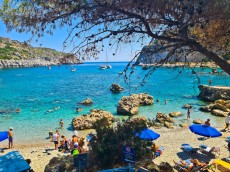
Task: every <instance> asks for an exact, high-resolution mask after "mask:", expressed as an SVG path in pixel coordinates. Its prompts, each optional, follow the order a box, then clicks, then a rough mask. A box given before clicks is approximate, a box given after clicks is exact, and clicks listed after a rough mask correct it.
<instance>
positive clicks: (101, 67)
mask: <svg viewBox="0 0 230 172" xmlns="http://www.w3.org/2000/svg"><path fill="white" fill-rule="evenodd" d="M99 69H100V70H105V69H107V67H106V66H104V65H100V66H99Z"/></svg>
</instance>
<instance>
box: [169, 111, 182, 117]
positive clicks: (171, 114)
mask: <svg viewBox="0 0 230 172" xmlns="http://www.w3.org/2000/svg"><path fill="white" fill-rule="evenodd" d="M181 115H182V113H181V112H170V113H169V116H170V117H172V118H174V117H179V116H181Z"/></svg>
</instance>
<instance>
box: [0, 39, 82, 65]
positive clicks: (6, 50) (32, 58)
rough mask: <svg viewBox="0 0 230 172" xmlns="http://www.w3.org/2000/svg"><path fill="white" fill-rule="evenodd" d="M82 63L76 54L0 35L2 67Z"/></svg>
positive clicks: (0, 60)
mask: <svg viewBox="0 0 230 172" xmlns="http://www.w3.org/2000/svg"><path fill="white" fill-rule="evenodd" d="M79 63H82V61H80V60H79V59H78V58H77V57H76V56H75V55H73V54H68V53H63V52H58V51H56V50H54V49H50V48H41V47H33V46H31V45H29V44H28V43H26V42H19V41H16V40H10V39H8V38H3V37H0V68H17V67H35V66H52V65H61V64H79Z"/></svg>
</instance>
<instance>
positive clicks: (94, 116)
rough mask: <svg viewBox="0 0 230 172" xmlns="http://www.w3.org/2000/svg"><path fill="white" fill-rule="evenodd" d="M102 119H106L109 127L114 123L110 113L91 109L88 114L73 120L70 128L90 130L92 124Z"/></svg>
mask: <svg viewBox="0 0 230 172" xmlns="http://www.w3.org/2000/svg"><path fill="white" fill-rule="evenodd" d="M102 118H107V120H108V123H109V125H110V124H112V123H113V121H114V116H113V115H112V114H111V113H110V112H108V111H104V110H101V109H92V110H91V111H90V114H84V115H82V116H79V117H76V118H73V119H72V126H73V128H74V129H76V130H84V129H92V128H93V125H94V123H95V122H96V121H98V120H100V119H102Z"/></svg>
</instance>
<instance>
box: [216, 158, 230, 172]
mask: <svg viewBox="0 0 230 172" xmlns="http://www.w3.org/2000/svg"><path fill="white" fill-rule="evenodd" d="M214 166H215V170H220V171H221V172H229V171H230V163H228V162H225V161H222V160H220V159H216V160H214Z"/></svg>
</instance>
